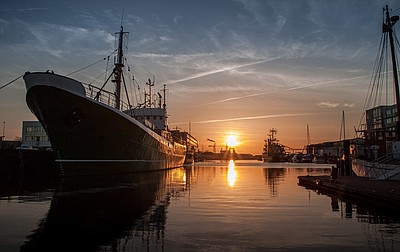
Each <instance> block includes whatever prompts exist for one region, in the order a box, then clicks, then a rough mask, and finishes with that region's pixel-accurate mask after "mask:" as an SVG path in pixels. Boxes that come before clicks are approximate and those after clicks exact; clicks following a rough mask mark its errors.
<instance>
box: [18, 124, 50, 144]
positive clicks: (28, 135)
mask: <svg viewBox="0 0 400 252" xmlns="http://www.w3.org/2000/svg"><path fill="white" fill-rule="evenodd" d="M22 147H33V148H39V149H46V148H50V147H51V144H50V140H49V137H48V136H47V134H46V131H45V130H44V128H43V127H42V125H41V124H40V122H39V121H23V122H22Z"/></svg>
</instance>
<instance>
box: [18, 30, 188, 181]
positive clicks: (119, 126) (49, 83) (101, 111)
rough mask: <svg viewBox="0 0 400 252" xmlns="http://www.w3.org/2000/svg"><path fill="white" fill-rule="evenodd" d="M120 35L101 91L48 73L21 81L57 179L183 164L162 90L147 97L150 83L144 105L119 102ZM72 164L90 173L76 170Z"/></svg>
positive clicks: (29, 74)
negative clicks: (50, 151)
mask: <svg viewBox="0 0 400 252" xmlns="http://www.w3.org/2000/svg"><path fill="white" fill-rule="evenodd" d="M125 34H127V32H124V29H123V26H121V29H120V31H119V32H117V33H116V40H117V49H116V56H115V57H114V68H113V71H112V73H111V74H110V75H108V78H107V79H106V81H105V82H104V84H103V86H102V87H101V88H99V87H95V86H94V85H91V84H84V83H82V82H80V81H78V80H75V79H72V78H70V77H68V76H63V75H59V74H56V73H54V72H53V71H49V70H47V71H45V72H26V73H25V75H24V76H23V79H24V81H25V86H26V90H27V93H26V103H27V105H28V107H29V109H30V110H31V111H32V113H33V114H34V115H35V116H36V117H37V119H38V120H39V121H40V123H41V124H42V126H43V128H44V129H45V131H46V133H47V135H48V137H49V139H50V142H51V146H52V149H53V155H54V159H55V161H56V163H57V164H59V167H60V175H62V176H68V175H80V174H87V173H90V174H92V173H93V174H98V173H114V172H117V173H120V172H136V171H151V170H161V169H169V168H175V167H180V166H182V165H183V162H184V160H185V155H186V146H185V145H184V144H183V143H182V142H181V141H180V139H178V138H176V137H174V136H173V135H172V134H171V132H170V130H169V129H168V125H167V111H166V99H165V97H166V93H165V92H166V88H165V85H164V89H163V95H161V94H160V93H159V92H158V93H157V94H155V93H152V88H153V87H154V81H151V80H150V79H149V81H148V82H147V83H146V84H147V85H148V87H149V91H148V92H147V93H145V99H144V103H141V104H139V103H138V105H136V106H133V105H132V104H130V101H129V96H128V94H127V93H126V99H125V100H127V102H125V101H124V99H122V98H123V97H122V95H121V93H122V92H121V89H122V88H124V89H125V91H127V88H126V83H125V77H124V64H125V57H124V51H123V50H125V48H126V45H125V44H124V35H125ZM108 83H112V84H114V88H115V89H114V92H111V91H107V90H106V89H105V86H106V84H108ZM154 97H155V98H154ZM77 163H78V164H82V163H85V164H88V167H89V166H90V168H88V169H87V170H84V169H83V170H82V169H77V168H75V167H76V166H74V164H77ZM89 164H92V165H89ZM117 164H120V165H117ZM110 167H112V168H110ZM115 167H118V168H115Z"/></svg>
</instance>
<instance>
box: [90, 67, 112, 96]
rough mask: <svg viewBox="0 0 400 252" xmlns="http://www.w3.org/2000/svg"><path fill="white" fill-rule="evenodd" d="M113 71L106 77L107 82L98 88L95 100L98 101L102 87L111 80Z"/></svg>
mask: <svg viewBox="0 0 400 252" xmlns="http://www.w3.org/2000/svg"><path fill="white" fill-rule="evenodd" d="M113 74H114V71H113V72H112V73H111V74H110V76H108V78H107V80H106V81H105V82H104V84H103V86H102V87H101V88H100V90H99V91H98V92H97V94H96V97H95V98H94V99H95V100H98V99H99V97H100V94H101V91H103V89H104V87H105V86H106V84H107V82H108V81H109V80H110V79H111V77H112V76H113Z"/></svg>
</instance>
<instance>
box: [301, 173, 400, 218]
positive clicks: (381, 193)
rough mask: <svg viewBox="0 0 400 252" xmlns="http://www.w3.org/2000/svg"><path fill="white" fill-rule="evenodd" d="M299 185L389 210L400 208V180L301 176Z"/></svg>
mask: <svg viewBox="0 0 400 252" xmlns="http://www.w3.org/2000/svg"><path fill="white" fill-rule="evenodd" d="M298 179H299V183H298V184H299V185H300V186H304V187H306V188H308V189H312V190H316V191H318V192H320V193H322V194H326V195H329V196H335V197H338V198H341V199H344V200H350V201H353V202H355V203H356V202H357V203H359V204H365V205H372V206H375V207H379V208H381V209H382V208H383V209H387V210H394V211H398V210H400V181H397V180H371V179H370V178H367V177H357V176H338V178H337V179H336V180H335V181H333V180H331V178H330V176H299V177H298Z"/></svg>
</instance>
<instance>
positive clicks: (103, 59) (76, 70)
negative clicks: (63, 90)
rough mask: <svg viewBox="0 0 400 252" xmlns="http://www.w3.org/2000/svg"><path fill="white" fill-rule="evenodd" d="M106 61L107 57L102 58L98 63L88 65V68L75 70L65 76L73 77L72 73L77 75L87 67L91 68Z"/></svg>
mask: <svg viewBox="0 0 400 252" xmlns="http://www.w3.org/2000/svg"><path fill="white" fill-rule="evenodd" d="M106 59H107V57H105V58H102V59H101V60H99V61H97V62H95V63H93V64H90V65H88V66H85V67H83V68H81V69H78V70H76V71H74V72H72V73H69V74H67V75H65V76H70V75H73V74H74V73H77V72H80V71H82V70H85V69H86V68H89V67H91V66H94V65H96V64H98V63H100V62H102V61H103V60H106Z"/></svg>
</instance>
